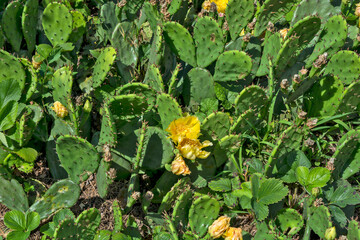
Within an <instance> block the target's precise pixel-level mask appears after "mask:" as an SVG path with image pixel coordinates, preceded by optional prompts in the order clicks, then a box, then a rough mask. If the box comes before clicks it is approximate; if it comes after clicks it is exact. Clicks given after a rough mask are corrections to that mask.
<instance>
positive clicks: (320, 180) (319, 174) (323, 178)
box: [307, 167, 331, 191]
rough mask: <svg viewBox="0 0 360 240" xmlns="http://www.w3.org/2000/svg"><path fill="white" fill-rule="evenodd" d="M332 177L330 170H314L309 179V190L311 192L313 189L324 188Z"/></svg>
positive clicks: (318, 168)
mask: <svg viewBox="0 0 360 240" xmlns="http://www.w3.org/2000/svg"><path fill="white" fill-rule="evenodd" d="M330 177H331V173H330V171H329V169H327V168H322V167H316V168H313V169H311V171H310V173H309V177H308V179H307V188H308V189H309V190H310V191H311V189H313V188H315V187H324V186H325V185H326V183H327V182H328V181H329V180H330Z"/></svg>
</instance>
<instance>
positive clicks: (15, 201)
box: [0, 176, 29, 212]
mask: <svg viewBox="0 0 360 240" xmlns="http://www.w3.org/2000/svg"><path fill="white" fill-rule="evenodd" d="M9 191H11V195H10V194H9ZM0 193H1V194H0V202H1V203H3V204H5V205H6V206H7V207H8V208H10V209H11V210H19V211H22V212H26V211H27V210H28V208H29V203H28V199H27V196H26V194H25V192H24V189H23V188H22V186H21V184H20V183H19V182H18V181H16V180H15V179H11V181H8V180H6V179H5V178H3V177H1V176H0Z"/></svg>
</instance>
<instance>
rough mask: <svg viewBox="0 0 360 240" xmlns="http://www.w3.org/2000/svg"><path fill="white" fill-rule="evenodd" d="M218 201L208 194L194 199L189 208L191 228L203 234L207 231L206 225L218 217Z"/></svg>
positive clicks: (198, 233) (200, 234) (196, 232)
mask: <svg viewBox="0 0 360 240" xmlns="http://www.w3.org/2000/svg"><path fill="white" fill-rule="evenodd" d="M219 212H220V203H219V202H218V201H217V200H216V199H214V198H210V197H209V196H202V197H199V198H198V199H195V200H194V201H193V203H192V204H191V207H190V210H189V225H190V228H191V230H192V231H193V232H194V233H195V234H197V235H199V236H203V235H205V233H206V232H207V231H208V227H209V226H210V225H211V224H212V223H213V222H214V220H215V219H216V218H217V217H218V215H219Z"/></svg>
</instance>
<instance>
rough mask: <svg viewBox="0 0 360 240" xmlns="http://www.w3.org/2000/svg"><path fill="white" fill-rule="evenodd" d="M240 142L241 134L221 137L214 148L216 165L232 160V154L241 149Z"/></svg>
mask: <svg viewBox="0 0 360 240" xmlns="http://www.w3.org/2000/svg"><path fill="white" fill-rule="evenodd" d="M240 143H241V139H240V137H239V135H227V136H225V137H223V138H222V139H220V141H219V142H218V143H216V145H215V148H214V157H215V161H216V167H220V166H221V165H223V164H224V163H226V162H227V161H230V155H231V154H235V153H236V152H237V151H239V147H240Z"/></svg>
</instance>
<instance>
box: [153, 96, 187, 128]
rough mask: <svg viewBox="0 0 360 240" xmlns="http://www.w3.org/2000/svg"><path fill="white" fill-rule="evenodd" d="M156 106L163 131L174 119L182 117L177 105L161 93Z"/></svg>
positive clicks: (169, 97)
mask: <svg viewBox="0 0 360 240" xmlns="http://www.w3.org/2000/svg"><path fill="white" fill-rule="evenodd" d="M156 105H157V109H158V113H159V115H160V119H161V125H162V127H163V129H166V128H167V127H168V126H169V125H170V123H171V122H172V121H174V120H175V119H178V118H181V117H182V111H181V108H180V106H179V104H178V103H177V101H176V100H175V99H173V98H171V96H170V95H168V94H165V93H163V94H160V95H158V98H157V101H156Z"/></svg>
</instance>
